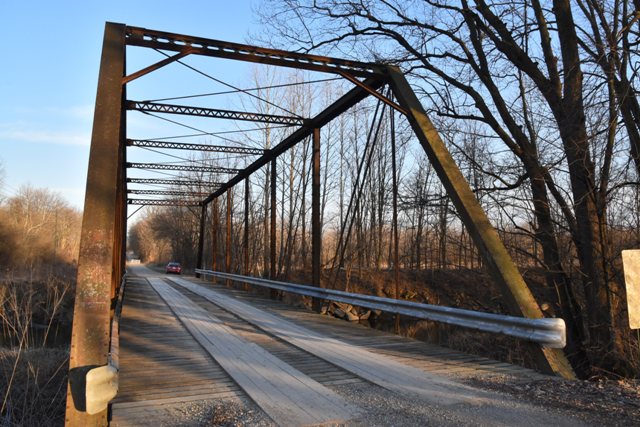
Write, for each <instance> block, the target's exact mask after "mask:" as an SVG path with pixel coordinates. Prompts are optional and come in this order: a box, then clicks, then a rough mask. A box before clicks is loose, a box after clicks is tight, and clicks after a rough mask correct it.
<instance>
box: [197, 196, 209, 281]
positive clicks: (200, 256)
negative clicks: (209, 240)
mask: <svg viewBox="0 0 640 427" xmlns="http://www.w3.org/2000/svg"><path fill="white" fill-rule="evenodd" d="M206 218H207V205H205V204H203V205H202V210H201V211H200V233H199V234H198V255H197V259H196V268H202V260H203V258H204V227H205V220H206ZM196 277H200V273H197V272H196Z"/></svg>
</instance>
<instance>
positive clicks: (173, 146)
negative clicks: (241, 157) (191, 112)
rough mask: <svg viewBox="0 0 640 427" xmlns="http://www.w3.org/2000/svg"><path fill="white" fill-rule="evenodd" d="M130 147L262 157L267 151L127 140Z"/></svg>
mask: <svg viewBox="0 0 640 427" xmlns="http://www.w3.org/2000/svg"><path fill="white" fill-rule="evenodd" d="M127 145H128V146H130V147H149V148H166V149H174V150H193V151H209V152H215V153H232V154H255V155H262V154H264V153H265V152H266V151H267V150H262V149H260V148H247V147H228V146H222V145H208V144H187V143H183V142H170V141H153V140H148V139H127Z"/></svg>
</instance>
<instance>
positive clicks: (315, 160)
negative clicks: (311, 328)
mask: <svg viewBox="0 0 640 427" xmlns="http://www.w3.org/2000/svg"><path fill="white" fill-rule="evenodd" d="M311 161H312V166H313V168H312V169H313V170H312V177H311V284H312V285H313V286H316V287H318V288H320V287H321V285H322V283H321V261H322V259H321V257H322V224H321V223H320V129H319V128H315V129H314V130H313V151H312V157H311ZM322 302H323V301H322V299H320V298H313V299H312V301H311V305H312V308H313V310H314V311H316V312H318V313H319V312H320V310H321V308H322Z"/></svg>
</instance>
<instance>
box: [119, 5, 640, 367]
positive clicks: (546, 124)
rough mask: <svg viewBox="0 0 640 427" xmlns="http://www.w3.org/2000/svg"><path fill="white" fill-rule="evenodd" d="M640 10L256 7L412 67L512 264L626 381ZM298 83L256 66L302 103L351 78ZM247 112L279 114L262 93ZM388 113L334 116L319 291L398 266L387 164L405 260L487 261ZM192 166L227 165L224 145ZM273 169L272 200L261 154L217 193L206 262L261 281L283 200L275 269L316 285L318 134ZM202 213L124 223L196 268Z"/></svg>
mask: <svg viewBox="0 0 640 427" xmlns="http://www.w3.org/2000/svg"><path fill="white" fill-rule="evenodd" d="M639 9H640V3H638V1H637V0H635V1H633V2H632V1H628V0H615V1H613V2H603V1H598V0H578V1H576V2H573V3H572V2H569V1H568V0H564V1H563V0H555V1H553V2H540V1H537V0H536V1H532V2H518V1H508V2H500V3H487V2H485V1H475V2H472V4H468V3H467V2H466V1H461V2H460V4H459V5H452V4H450V2H444V1H420V2H418V1H395V0H380V1H338V0H327V1H313V2H312V1H290V0H274V1H269V2H266V3H265V6H264V7H263V8H262V12H261V14H262V19H263V21H264V23H265V24H266V23H268V24H269V25H268V28H270V33H269V34H267V35H266V36H265V37H264V38H265V41H266V40H268V41H269V42H272V43H274V41H278V42H277V43H276V44H278V45H279V47H282V46H286V48H287V49H292V48H293V49H296V48H297V49H300V50H303V51H313V52H318V53H323V54H324V53H330V54H334V55H339V56H346V57H353V58H357V59H360V60H363V59H364V60H371V61H381V62H385V63H393V64H398V65H399V66H400V67H401V68H402V69H403V70H404V71H405V72H407V73H408V76H410V78H411V83H412V85H413V86H414V88H415V89H416V90H417V91H418V93H419V95H420V96H421V101H422V102H423V105H425V108H427V110H428V112H429V113H430V114H431V116H432V119H433V120H434V122H435V123H436V126H437V128H438V130H439V131H440V133H441V134H442V136H443V138H444V139H445V142H446V143H447V144H448V145H449V147H450V150H451V151H452V154H453V155H454V158H455V159H456V161H457V163H458V165H459V166H460V168H461V170H462V171H463V173H464V175H465V177H466V178H467V180H468V181H469V183H470V185H471V187H472V189H473V191H474V192H475V194H476V196H477V198H478V199H479V200H480V202H481V204H482V206H483V207H484V209H485V210H486V211H487V212H488V214H489V217H490V219H491V220H492V222H493V224H494V225H495V226H496V227H497V228H498V230H499V233H500V235H501V237H502V238H503V240H504V241H505V243H506V245H507V247H508V249H509V250H510V252H511V253H512V256H513V257H514V259H515V260H516V263H517V264H518V265H519V266H520V268H521V269H523V270H531V271H542V272H544V277H545V283H537V282H535V281H530V283H529V284H530V286H531V287H536V286H539V287H546V288H550V289H555V295H556V301H553V303H554V304H553V305H554V307H555V308H556V309H557V314H558V315H560V316H561V317H563V318H564V319H565V321H566V322H567V327H568V334H569V336H568V341H569V342H568V347H567V349H566V351H567V354H568V356H569V357H570V360H571V362H572V364H573V365H574V368H575V369H576V370H577V371H578V372H579V374H581V375H583V376H588V375H591V374H594V373H605V374H612V373H614V374H616V375H623V376H633V375H637V373H638V370H639V366H640V355H639V354H638V352H639V351H638V338H637V337H636V336H634V334H633V333H632V331H631V330H630V329H629V325H628V323H627V316H626V301H625V296H624V286H623V277H622V269H621V263H620V251H621V250H622V249H626V248H636V247H638V244H639V243H640V194H639V191H640V186H639V185H638V184H639V183H638V178H639V174H640V155H639V154H638V153H640V128H639V124H640V106H639V102H638V90H637V86H638V76H637V72H638V65H639V64H638V33H639V30H640V22H639V18H640V12H639ZM305 80H308V79H307V76H305V75H304V73H301V72H298V73H293V74H289V75H286V76H282V75H280V76H276V75H273V74H269V73H266V74H265V73H263V74H257V75H256V77H255V84H256V86H260V87H267V89H262V90H261V91H259V92H258V95H259V96H260V97H261V98H263V99H266V100H268V101H272V102H274V103H277V104H280V105H285V106H286V108H287V109H288V110H290V111H293V112H294V113H295V114H298V115H300V116H303V117H307V116H309V114H308V113H309V112H310V110H311V109H312V108H313V107H312V100H318V99H321V98H323V97H327V98H329V97H330V95H331V91H340V90H342V88H341V87H340V86H339V85H334V84H333V83H328V84H325V85H323V86H322V88H320V87H319V86H311V85H305V84H302V83H303V82H304V81H305ZM282 84H286V86H284V87H278V88H273V86H279V85H282ZM251 109H252V110H254V111H259V112H262V113H266V114H269V113H273V112H274V110H273V105H272V104H269V103H266V102H259V101H255V103H253V104H252V105H251ZM392 114H394V113H390V109H389V108H388V107H387V106H386V105H380V104H379V103H377V101H375V100H373V101H367V102H364V103H362V104H359V105H358V106H356V107H354V108H352V109H351V110H350V111H349V112H348V113H347V114H344V115H342V116H340V117H339V118H338V119H336V120H334V121H333V122H331V123H330V124H329V125H327V126H325V127H323V129H322V133H321V141H322V142H321V144H322V146H321V154H320V155H321V177H322V183H321V191H322V198H321V206H322V215H321V217H322V221H321V223H322V225H323V241H322V264H323V271H324V272H323V284H324V286H327V287H338V288H340V289H348V288H349V283H350V277H351V275H352V273H353V272H354V271H361V270H368V269H373V270H377V271H381V272H382V271H386V270H387V269H389V268H391V267H392V266H393V258H394V256H393V255H394V254H393V242H394V234H393V229H394V227H393V223H394V220H393V219H394V215H393V212H394V209H393V205H394V203H393V197H392V195H393V191H392V189H393V187H394V177H397V181H398V184H397V185H398V200H397V211H398V217H397V222H398V226H397V230H398V231H397V238H398V242H399V255H400V256H399V266H400V267H401V269H402V271H403V272H404V273H406V272H409V271H413V272H416V271H418V272H419V271H434V270H456V269H459V270H463V269H464V270H474V271H482V262H481V260H480V258H479V256H478V254H477V251H476V249H475V247H474V245H473V243H472V241H471V239H470V237H469V235H468V233H467V231H466V230H465V229H464V227H463V226H462V224H461V221H460V219H459V218H458V217H457V213H456V212H455V209H454V208H453V206H452V204H451V202H450V201H449V199H448V197H447V196H446V193H445V191H444V189H443V188H442V186H441V185H440V182H439V181H438V178H437V176H436V175H435V172H434V171H433V169H432V168H431V166H430V164H429V162H428V160H427V159H426V158H425V156H424V154H423V153H422V151H421V149H420V148H419V147H418V146H417V144H416V141H415V139H414V138H413V136H412V133H411V131H410V129H409V127H408V124H407V122H406V121H405V120H404V119H403V118H402V117H401V115H399V114H397V113H395V114H394V115H393V119H392ZM283 132H284V131H283V130H282V129H280V128H278V127H275V126H269V125H268V126H266V127H265V129H264V130H263V132H261V135H260V136H259V137H256V133H255V132H254V133H251V134H249V133H248V134H246V135H243V138H244V139H243V141H246V143H248V144H250V145H251V146H254V147H263V148H265V149H268V148H270V147H271V146H272V145H274V144H277V143H278V142H279V141H280V140H281V139H282V137H283V135H284V133H283ZM392 154H394V155H395V156H392ZM198 160H200V161H206V162H207V164H214V165H216V164H217V162H220V163H219V165H220V166H225V167H233V164H229V162H228V161H226V162H224V163H222V160H221V159H216V158H215V157H209V158H200V159H198ZM276 167H277V169H276V170H275V175H274V176H275V177H276V179H277V188H278V192H277V198H276V199H275V200H272V195H270V191H269V189H270V179H272V178H271V177H272V174H271V171H270V170H269V169H268V168H267V170H261V171H259V172H258V173H256V174H254V175H252V177H251V185H250V186H247V187H246V188H245V189H243V188H234V189H233V191H231V192H229V193H228V197H224V198H221V200H216V201H214V204H213V205H214V208H213V209H212V212H210V213H208V217H207V223H208V224H211V225H212V226H210V227H209V228H208V229H209V230H210V232H209V233H208V235H207V236H206V241H205V248H207V249H206V252H205V259H206V260H208V261H207V262H206V266H207V267H210V268H214V269H221V270H230V271H234V272H242V273H247V274H252V275H265V276H268V275H269V273H270V271H269V270H270V259H269V253H270V245H271V242H270V239H269V230H270V226H271V224H270V217H269V212H270V209H271V206H275V207H276V210H277V214H278V215H277V224H276V227H277V247H276V251H275V253H276V254H277V262H276V276H277V277H278V278H280V279H284V280H287V279H291V278H297V279H298V280H308V274H309V271H310V220H311V218H310V216H311V215H310V209H311V207H310V203H309V200H310V192H311V184H310V177H311V169H310V168H311V141H305V142H304V143H302V144H300V145H298V146H297V147H295V148H293V149H291V150H289V151H288V152H287V153H286V154H285V155H284V156H282V157H281V158H280V159H279V160H278V161H277V166H276ZM396 169H397V173H394V170H396ZM197 178H202V177H197ZM190 190H192V191H205V190H206V188H205V187H200V188H193V189H190ZM243 192H244V193H245V194H249V200H250V202H249V203H248V209H247V210H246V211H245V204H244V198H245V197H244V194H242V193H243ZM245 213H246V215H248V223H249V228H248V230H245V228H244V222H245V220H244V215H245ZM199 217H200V212H199V210H198V209H193V210H192V209H190V208H178V207H175V208H155V209H154V210H148V211H147V214H146V217H145V218H144V219H143V220H141V221H140V222H138V223H137V224H136V225H134V226H133V227H132V228H131V230H130V245H131V249H133V250H134V251H135V252H137V253H138V254H139V255H140V256H141V257H142V258H143V261H168V260H170V259H174V260H177V261H181V262H183V263H185V264H186V265H187V266H191V267H192V266H194V265H195V256H196V252H197V250H196V249H197V237H198V227H199ZM227 223H229V224H230V229H231V230H232V232H231V233H230V234H229V235H227V233H226V232H225V230H226V227H227ZM245 233H247V234H246V236H247V238H248V239H249V248H250V249H249V253H248V254H246V255H245V254H244V253H243V240H244V238H245V237H244V236H245ZM212 242H215V243H212ZM227 248H230V249H231V251H230V252H229V253H228V255H227V257H225V253H226V252H227V251H226V249H227ZM247 256H248V258H247ZM247 259H248V260H249V261H248V263H247V261H245V260H247ZM403 277H404V276H403ZM305 278H306V279H305ZM469 286H470V287H472V286H474V284H473V283H469ZM534 293H535V289H534Z"/></svg>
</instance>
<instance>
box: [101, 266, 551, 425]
mask: <svg viewBox="0 0 640 427" xmlns="http://www.w3.org/2000/svg"><path fill="white" fill-rule="evenodd" d="M136 271H138V274H139V275H138V276H132V277H131V278H130V279H129V280H128V283H127V288H126V294H125V304H124V309H123V314H122V323H121V324H122V326H121V345H120V349H121V350H120V351H121V356H120V363H121V370H120V390H119V393H118V396H117V397H116V399H115V400H114V401H113V403H112V421H111V424H112V425H116V426H125V425H163V424H165V425H166V419H167V417H169V416H173V417H175V412H172V411H174V410H175V408H176V407H178V406H180V405H181V404H184V403H189V402H201V401H207V402H216V403H217V404H220V402H225V401H237V400H242V399H247V398H250V397H249V396H247V394H246V392H245V391H244V390H243V388H242V387H240V386H239V385H238V384H237V382H236V381H234V380H233V379H232V376H230V375H229V373H227V372H226V371H225V369H223V368H222V367H221V364H219V363H218V362H217V361H216V360H215V359H214V358H213V357H212V356H211V354H210V353H209V352H207V351H206V350H205V348H204V347H203V345H201V344H200V343H199V342H198V341H197V340H196V339H194V335H193V334H192V333H190V332H189V331H188V329H187V328H185V325H187V323H186V322H184V319H183V321H180V320H179V319H178V317H177V316H176V312H174V311H172V309H171V308H170V307H169V306H168V305H167V303H166V302H165V300H163V298H162V297H161V296H160V295H159V294H158V293H157V292H156V291H155V290H154V289H153V287H152V286H151V285H150V283H149V280H147V277H145V276H149V273H150V271H149V270H146V269H143V268H140V269H138V270H136ZM134 274H135V271H134ZM158 276H159V275H156V277H158ZM165 279H166V278H165V277H164V276H159V278H156V279H153V280H154V281H158V280H159V281H161V282H163V283H168V284H170V285H171V287H172V288H175V289H176V290H178V291H179V292H180V293H181V294H182V295H184V296H186V297H188V299H189V300H190V301H191V302H192V303H193V305H194V306H197V307H198V308H193V310H194V312H198V313H200V312H201V311H202V310H203V311H205V312H207V313H209V314H210V315H211V316H214V318H215V319H219V320H220V321H221V323H222V324H223V325H224V326H225V327H228V328H230V329H231V330H233V331H234V333H235V334H236V335H237V336H238V337H239V339H240V340H242V341H244V342H247V343H249V344H248V345H257V346H259V347H260V348H262V349H264V350H266V351H267V352H268V353H270V354H272V355H274V356H276V357H277V358H278V359H280V360H281V361H282V362H284V364H286V365H288V366H290V367H292V368H293V370H294V371H299V372H301V373H302V374H304V375H305V376H307V377H308V378H310V379H311V380H310V381H311V382H316V383H318V384H319V386H318V387H320V388H323V387H324V388H326V387H328V388H330V387H332V386H334V385H339V384H357V383H367V382H368V381H371V379H368V380H367V379H364V378H363V376H362V375H358V374H356V373H354V371H353V370H351V369H345V368H343V367H340V363H336V362H335V361H333V363H330V362H328V361H327V360H324V359H323V358H320V357H317V356H315V355H313V354H310V353H309V352H307V351H304V350H302V349H300V348H298V347H296V346H294V345H292V344H291V343H290V342H287V341H286V340H284V339H281V338H278V337H275V336H273V335H271V334H267V333H265V332H264V331H263V330H262V329H260V328H258V327H256V326H254V324H252V323H250V322H247V321H246V320H244V319H242V318H241V317H239V316H236V315H235V314H232V313H231V312H229V311H226V310H224V309H222V308H221V307H220V306H218V305H215V304H212V303H211V302H210V301H208V300H207V299H205V298H203V297H202V296H201V295H197V294H195V293H193V292H191V291H189V290H187V289H186V288H184V287H182V286H178V284H179V283H177V282H176V283H174V282H172V281H171V280H165ZM169 279H170V278H169ZM183 279H185V278H183ZM188 280H189V281H190V282H193V283H197V284H199V285H201V286H204V287H205V288H207V287H208V288H215V290H216V291H217V292H218V293H220V294H221V295H223V296H226V297H231V298H233V299H234V300H235V301H240V302H244V303H248V304H250V305H251V306H252V307H255V308H257V309H260V310H262V311H264V312H265V313H267V314H271V315H276V316H278V317H279V318H281V319H282V320H283V322H285V323H288V322H286V321H289V322H291V323H293V324H295V325H299V326H301V327H303V328H306V329H308V330H309V331H312V332H313V333H318V334H322V335H323V336H326V337H328V338H332V339H337V340H343V341H346V342H349V343H350V344H355V345H357V346H358V349H365V350H367V351H370V352H371V353H373V354H374V355H379V356H380V357H382V358H387V359H386V360H389V361H395V362H399V363H401V364H403V365H406V366H407V367H409V366H410V367H413V368H414V369H415V368H417V369H419V370H420V371H423V372H425V373H426V374H427V375H431V374H436V375H437V376H438V377H444V378H445V379H446V378H449V379H456V378H460V377H464V376H478V375H481V376H489V375H503V374H509V375H512V376H517V377H522V379H523V381H527V380H531V379H539V378H540V377H542V375H540V374H538V373H536V372H534V371H532V370H529V369H525V368H522V367H518V366H514V365H511V364H508V363H502V362H497V361H494V360H490V359H487V358H483V357H478V356H472V355H468V354H464V353H461V352H458V351H454V350H450V349H446V348H443V347H439V346H436V345H432V344H427V343H424V342H420V341H416V340H413V339H409V338H405V337H400V336H397V335H393V334H389V333H385V332H381V331H378V330H374V329H370V328H367V327H365V326H362V325H359V324H354V323H349V322H345V321H342V320H338V319H335V318H331V317H328V316H320V315H317V314H315V313H313V312H310V311H307V310H305V309H304V308H297V307H293V306H291V305H287V304H284V303H282V302H280V301H273V300H270V299H268V298H264V297H262V296H259V295H256V294H252V293H249V292H243V291H239V290H232V289H227V288H225V287H223V286H219V285H218V286H216V285H212V284H211V283H209V282H202V281H197V280H195V279H188ZM196 335H197V334H196ZM223 364H224V363H223ZM347 368H348V367H347ZM407 369H409V370H410V369H411V368H407ZM365 377H366V376H365ZM254 400H255V399H254ZM170 414H171V415H170ZM272 418H273V416H272ZM281 424H282V423H281Z"/></svg>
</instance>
